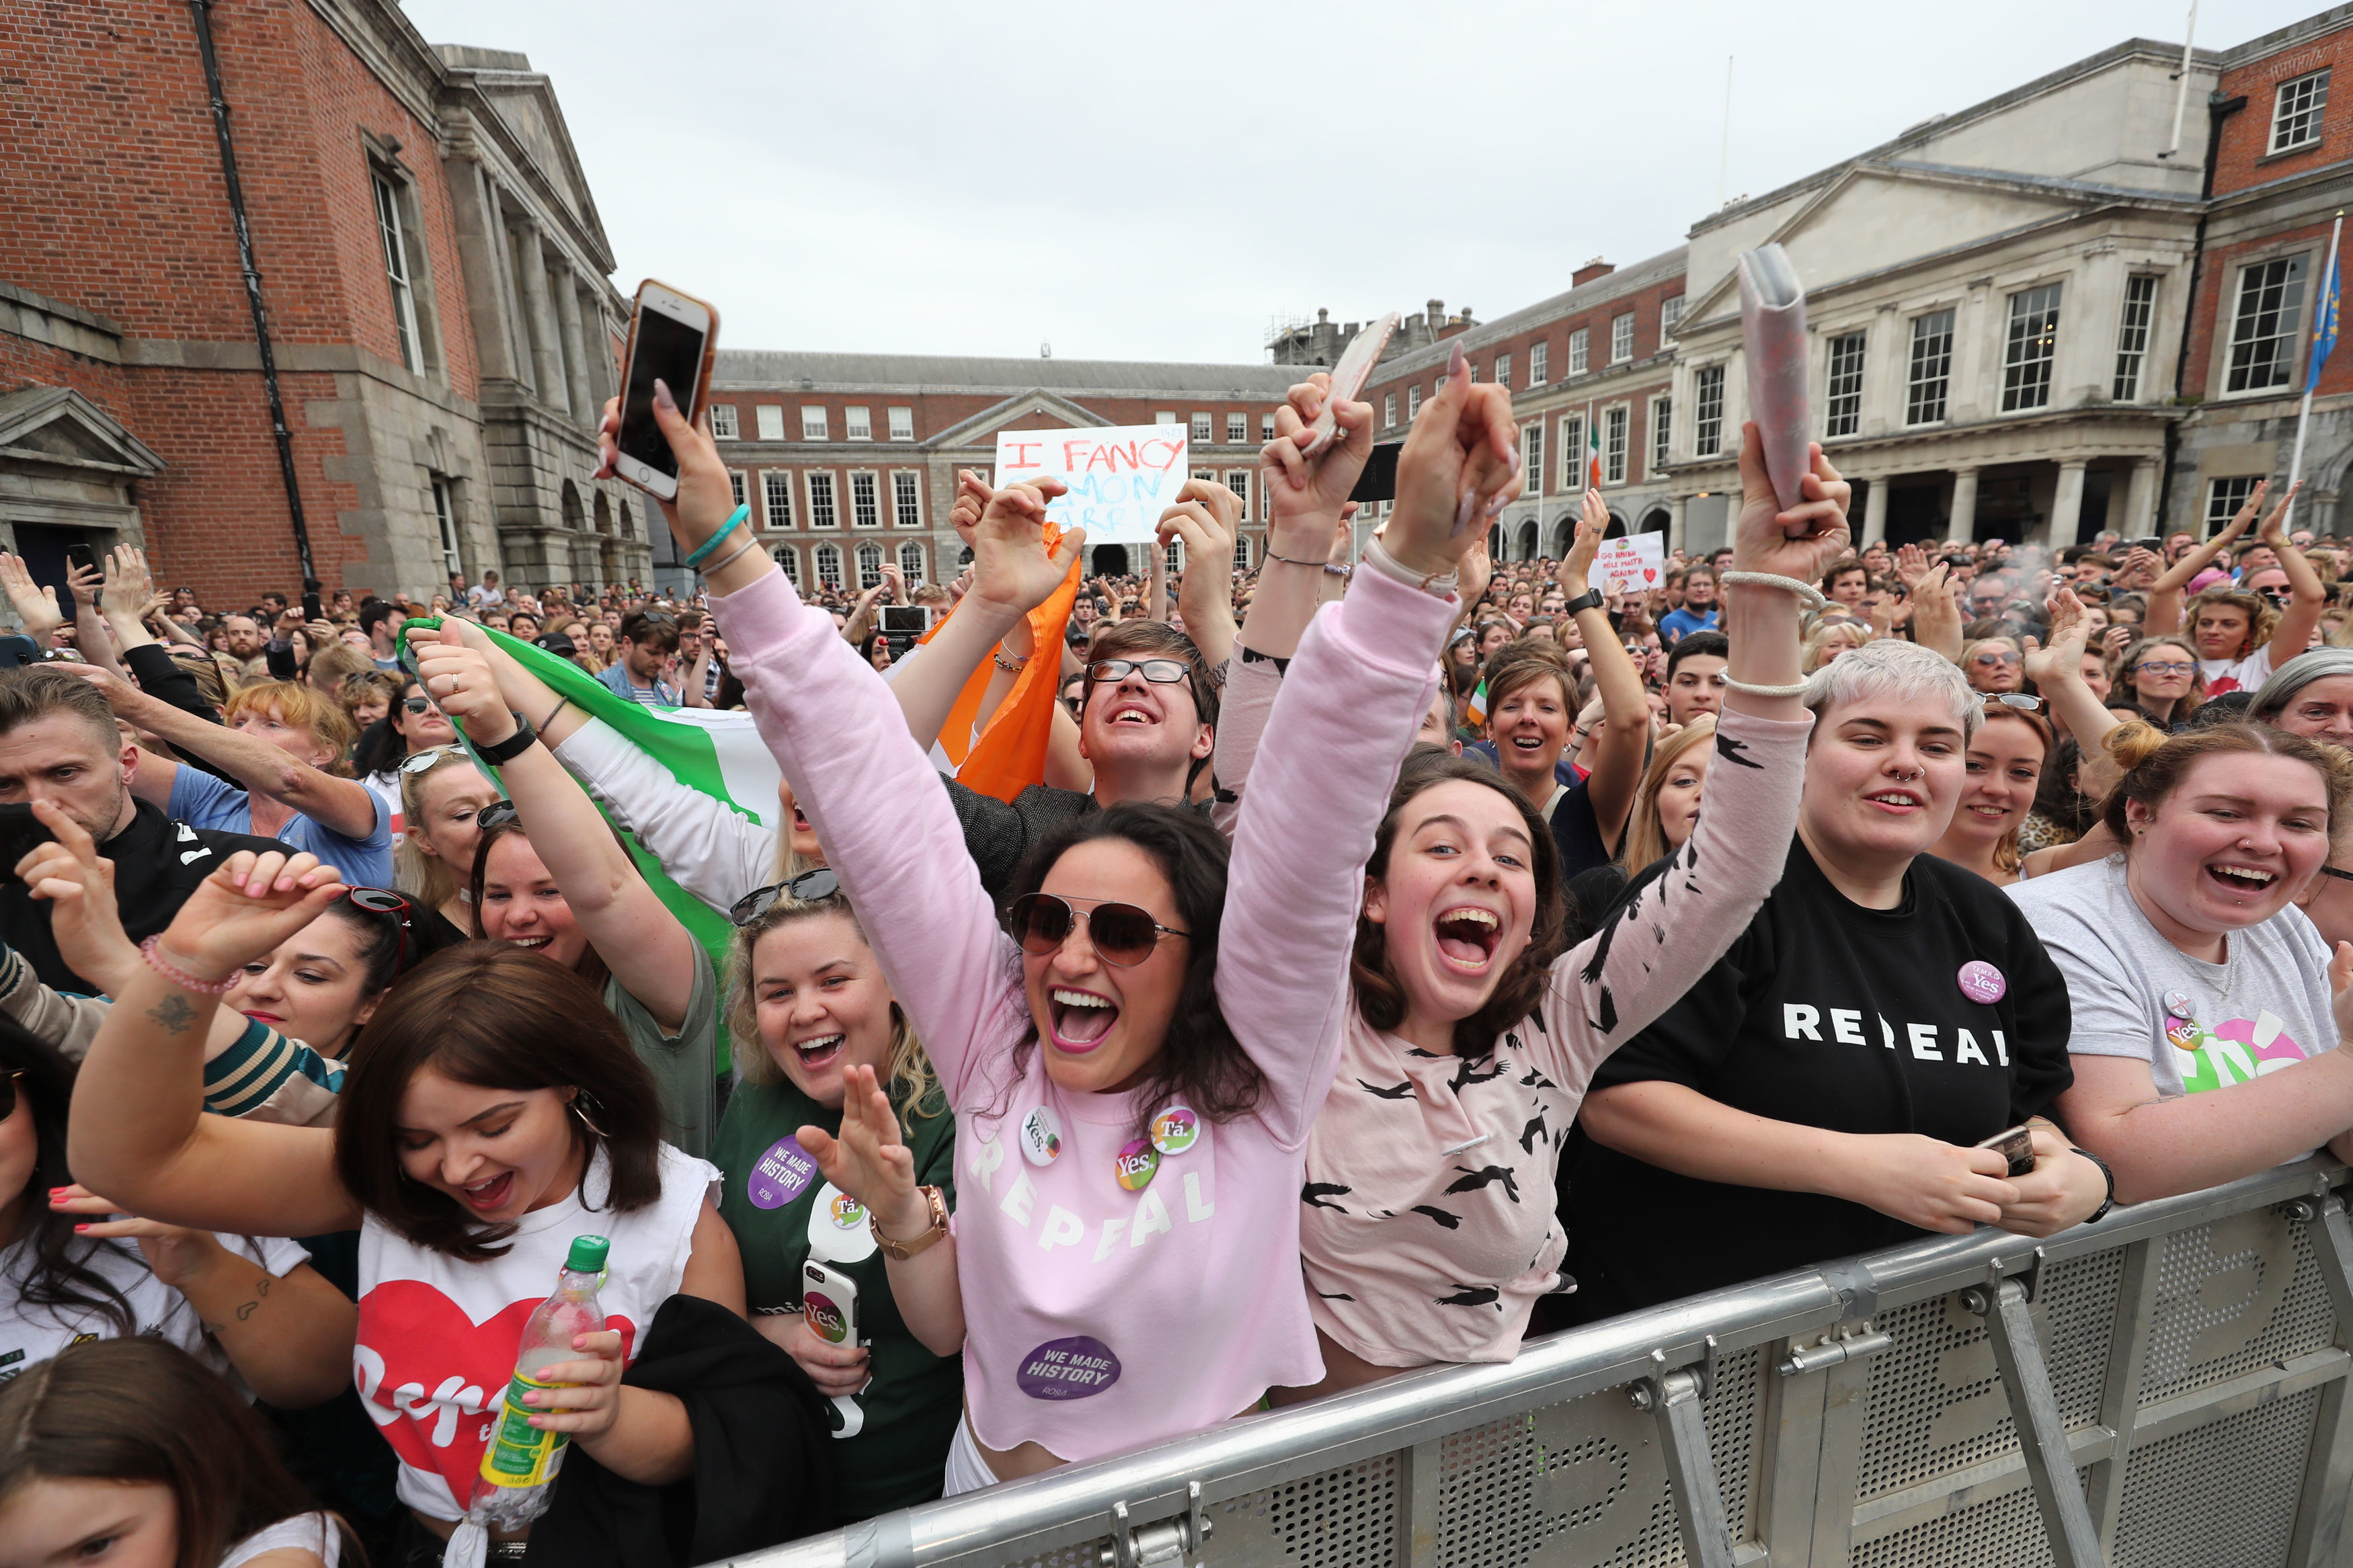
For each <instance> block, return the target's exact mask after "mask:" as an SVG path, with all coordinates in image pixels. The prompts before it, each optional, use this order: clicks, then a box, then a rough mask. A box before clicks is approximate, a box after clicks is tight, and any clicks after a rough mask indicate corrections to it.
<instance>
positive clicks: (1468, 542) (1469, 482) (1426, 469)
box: [1276, 341, 1525, 577]
mask: <svg viewBox="0 0 2353 1568" xmlns="http://www.w3.org/2000/svg"><path fill="white" fill-rule="evenodd" d="M1276 418H1277V419H1278V420H1280V419H1281V418H1282V416H1281V414H1279V413H1278V414H1277V415H1276ZM1524 478H1525V476H1524V475H1523V474H1522V472H1521V469H1520V452H1519V426H1517V425H1515V424H1514V423H1513V421H1512V395H1511V392H1510V391H1509V390H1508V389H1507V388H1504V387H1502V386H1498V385H1496V384H1494V383H1493V382H1474V381H1472V379H1471V370H1470V365H1469V363H1468V362H1467V361H1466V360H1464V358H1463V357H1462V345H1461V342H1459V341H1458V342H1456V343H1455V345H1454V351H1453V358H1452V360H1451V362H1450V363H1449V366H1448V374H1447V377H1446V380H1445V381H1444V383H1443V384H1440V387H1439V390H1438V395H1437V396H1436V397H1433V398H1431V399H1430V401H1429V402H1427V403H1425V404H1423V405H1421V413H1420V415H1419V416H1418V417H1417V418H1416V419H1415V420H1414V422H1413V428H1412V430H1411V431H1410V432H1409V434H1408V435H1407V437H1406V440H1405V450H1404V451H1403V452H1401V453H1400V454H1398V493H1397V503H1396V506H1395V508H1394V510H1392V511H1391V513H1390V516H1389V521H1388V526H1387V527H1385V528H1384V529H1383V530H1382V531H1381V543H1382V545H1383V546H1384V547H1385V548H1386V549H1387V550H1388V552H1389V554H1390V555H1392V556H1393V557H1395V558H1396V560H1397V561H1398V563H1399V564H1400V565H1402V566H1404V567H1405V568H1406V569H1407V570H1409V571H1411V572H1415V573H1420V574H1428V575H1430V576H1440V577H1442V576H1444V575H1446V574H1448V573H1450V572H1452V571H1454V570H1455V568H1456V566H1457V565H1458V563H1460V562H1461V559H1462V557H1463V556H1464V555H1465V554H1466V553H1468V552H1469V551H1470V549H1471V547H1472V544H1473V543H1475V542H1476V541H1477V537H1478V536H1480V535H1483V534H1484V533H1485V532H1486V531H1487V529H1488V526H1489V525H1490V524H1492V523H1493V521H1494V519H1495V514H1496V513H1498V512H1500V511H1502V510H1504V507H1505V506H1506V505H1508V504H1509V503H1510V502H1511V500H1512V499H1513V498H1514V496H1517V495H1518V494H1519V493H1520V485H1521V482H1522V480H1523V479H1524Z"/></svg>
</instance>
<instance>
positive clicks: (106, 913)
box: [16, 800, 139, 994]
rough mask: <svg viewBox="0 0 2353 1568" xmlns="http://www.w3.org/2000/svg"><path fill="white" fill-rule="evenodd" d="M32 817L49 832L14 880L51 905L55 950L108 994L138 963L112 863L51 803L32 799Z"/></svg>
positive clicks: (19, 867)
mask: <svg viewBox="0 0 2353 1568" xmlns="http://www.w3.org/2000/svg"><path fill="white" fill-rule="evenodd" d="M33 816H34V817H35V818H36V819H37V821H38V822H39V823H40V824H41V826H44V827H46V828H47V829H48V830H49V832H50V834H51V836H52V837H51V838H50V840H49V842H47V843H46V844H37V845H35V846H34V847H33V848H32V850H31V852H30V853H28V854H26V857H25V858H23V859H22V860H19V861H18V862H16V877H17V879H18V880H19V881H21V882H23V883H24V884H25V889H26V891H27V892H29V893H31V894H32V896H33V897H35V898H37V899H43V900H47V902H48V905H49V932H50V934H51V935H52V936H54V937H56V938H57V942H58V955H59V956H60V957H62V958H63V959H64V960H65V961H66V964H67V966H68V967H69V968H70V969H71V970H72V971H73V972H74V973H76V974H79V975H80V976H81V977H82V978H83V979H85V980H88V981H90V983H91V984H94V985H97V986H98V987H99V988H100V990H102V991H104V992H106V993H107V994H119V993H120V992H121V988H122V983H123V979H124V977H126V976H127V975H128V974H129V973H131V971H132V970H133V969H135V968H136V967H137V966H138V963H139V950H138V948H136V947H135V946H133V945H132V942H131V939H130V937H128V936H127V935H125V934H124V933H123V930H122V911H121V907H120V906H119V905H118V904H117V903H116V901H115V897H114V862H113V861H111V860H107V859H102V858H100V856H99V853H98V846H97V844H96V843H95V842H94V841H93V840H92V839H91V838H90V835H89V834H88V833H87V832H85V831H84V830H83V828H82V826H81V824H80V823H79V822H76V821H75V820H74V819H73V818H72V817H70V816H67V815H66V813H65V811H64V809H63V808H62V807H60V806H59V805H58V804H57V803H56V802H55V801H50V800H36V801H34V802H33Z"/></svg>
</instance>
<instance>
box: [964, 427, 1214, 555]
mask: <svg viewBox="0 0 2353 1568" xmlns="http://www.w3.org/2000/svg"><path fill="white" fill-rule="evenodd" d="M1186 458H1187V437H1186V430H1185V427H1184V426H1181V425H1134V426H1112V427H1107V428H1104V429H1101V430H1001V431H999V432H997V483H998V484H1000V485H1010V484H1019V483H1021V482H1023V481H1025V480H1030V479H1060V481H1061V482H1062V484H1063V485H1064V486H1066V487H1067V493H1066V494H1064V495H1062V496H1060V497H1059V498H1058V499H1057V500H1055V501H1054V502H1053V504H1052V506H1051V507H1050V508H1049V509H1048V515H1049V516H1050V517H1051V518H1052V519H1053V520H1054V521H1055V522H1056V523H1057V524H1059V525H1060V526H1061V527H1063V528H1083V529H1085V530H1086V531H1087V538H1088V539H1089V540H1090V541H1091V542H1094V543H1097V544H1137V543H1142V542H1145V541H1147V540H1149V539H1151V538H1152V534H1153V529H1154V526H1155V524H1157V523H1158V522H1159V521H1160V514H1161V513H1162V512H1164V511H1166V510H1167V509H1168V508H1169V507H1170V506H1171V505H1173V504H1174V503H1175V501H1176V494H1177V492H1178V491H1179V490H1181V489H1184V488H1185V480H1186V479H1187V468H1186Z"/></svg>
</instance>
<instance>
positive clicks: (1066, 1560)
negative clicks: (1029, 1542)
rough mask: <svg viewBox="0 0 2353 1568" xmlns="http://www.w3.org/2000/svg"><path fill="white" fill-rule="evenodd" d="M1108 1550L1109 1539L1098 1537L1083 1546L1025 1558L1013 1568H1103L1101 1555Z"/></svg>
mask: <svg viewBox="0 0 2353 1568" xmlns="http://www.w3.org/2000/svg"><path fill="white" fill-rule="evenodd" d="M1110 1550H1111V1537H1110V1536H1108V1535H1099V1536H1097V1537H1095V1539H1093V1540H1092V1541H1090V1542H1086V1543H1085V1544H1083V1545H1080V1546H1065V1547H1063V1548H1061V1549H1060V1551H1058V1552H1042V1553H1040V1554H1039V1555H1038V1556H1036V1557H1025V1558H1023V1559H1022V1560H1021V1561H1020V1562H1019V1563H1016V1564H1015V1565H1014V1568H1103V1553H1104V1552H1109V1551H1110Z"/></svg>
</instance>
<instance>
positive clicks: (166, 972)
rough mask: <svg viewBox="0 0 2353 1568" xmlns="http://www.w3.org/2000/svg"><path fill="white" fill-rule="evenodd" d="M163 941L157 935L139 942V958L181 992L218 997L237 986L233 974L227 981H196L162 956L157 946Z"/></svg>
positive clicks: (192, 976) (235, 977)
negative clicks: (231, 987)
mask: <svg viewBox="0 0 2353 1568" xmlns="http://www.w3.org/2000/svg"><path fill="white" fill-rule="evenodd" d="M163 940H164V939H163V937H162V936H161V935H160V934H158V935H155V936H151V937H149V938H148V939H147V940H146V941H145V942H141V943H140V944H139V956H140V957H142V958H143V959H145V960H146V961H147V967H148V968H150V969H152V970H153V971H154V972H155V973H158V974H160V975H162V976H163V977H164V979H166V980H168V981H170V982H171V983H172V984H174V985H176V986H178V987H179V988H180V989H181V990H183V991H194V992H195V993H196V994H198V995H200V996H219V995H224V994H227V991H228V988H229V987H230V986H232V985H234V984H237V976H236V975H234V974H232V975H230V976H229V977H228V978H227V980H199V979H197V978H196V977H195V975H193V974H191V973H188V972H187V971H186V970H185V969H182V968H180V967H179V966H177V965H176V964H174V963H172V962H171V961H170V960H169V959H166V958H164V956H163V954H162V952H161V951H160V950H159V947H158V944H159V943H161V942H163Z"/></svg>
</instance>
